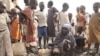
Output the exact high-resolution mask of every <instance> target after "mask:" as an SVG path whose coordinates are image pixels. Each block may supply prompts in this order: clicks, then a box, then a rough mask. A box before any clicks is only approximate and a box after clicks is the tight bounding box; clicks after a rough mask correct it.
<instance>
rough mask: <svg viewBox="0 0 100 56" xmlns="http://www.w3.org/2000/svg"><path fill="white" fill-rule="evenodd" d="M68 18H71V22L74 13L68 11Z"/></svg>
mask: <svg viewBox="0 0 100 56" xmlns="http://www.w3.org/2000/svg"><path fill="white" fill-rule="evenodd" d="M68 18H69V20H70V22H71V20H72V13H68Z"/></svg>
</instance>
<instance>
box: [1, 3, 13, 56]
mask: <svg viewBox="0 0 100 56" xmlns="http://www.w3.org/2000/svg"><path fill="white" fill-rule="evenodd" d="M5 10H6V7H5V5H4V4H3V2H1V1H0V26H1V27H0V56H13V50H12V47H11V39H10V32H9V29H8V25H7V23H10V18H9V17H8V15H7V13H5Z"/></svg>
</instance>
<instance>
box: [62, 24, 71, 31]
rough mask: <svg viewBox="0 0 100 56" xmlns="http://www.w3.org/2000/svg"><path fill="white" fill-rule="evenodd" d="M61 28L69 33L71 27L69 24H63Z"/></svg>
mask: <svg viewBox="0 0 100 56" xmlns="http://www.w3.org/2000/svg"><path fill="white" fill-rule="evenodd" d="M62 27H65V28H67V29H68V30H69V31H71V25H70V24H69V23H67V24H64V25H63V26H62Z"/></svg>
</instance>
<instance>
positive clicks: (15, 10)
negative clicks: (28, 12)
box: [11, 8, 19, 15]
mask: <svg viewBox="0 0 100 56" xmlns="http://www.w3.org/2000/svg"><path fill="white" fill-rule="evenodd" d="M18 12H19V10H18V9H17V8H14V9H12V10H11V14H12V15H16V14H18Z"/></svg>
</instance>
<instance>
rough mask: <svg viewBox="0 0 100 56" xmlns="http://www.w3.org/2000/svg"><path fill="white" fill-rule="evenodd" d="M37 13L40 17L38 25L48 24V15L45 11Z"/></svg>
mask: <svg viewBox="0 0 100 56" xmlns="http://www.w3.org/2000/svg"><path fill="white" fill-rule="evenodd" d="M35 15H36V16H37V18H38V25H39V27H42V26H47V17H46V15H45V14H44V13H43V12H41V11H37V12H36V13H35Z"/></svg>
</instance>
